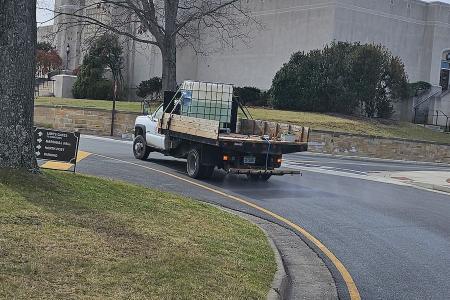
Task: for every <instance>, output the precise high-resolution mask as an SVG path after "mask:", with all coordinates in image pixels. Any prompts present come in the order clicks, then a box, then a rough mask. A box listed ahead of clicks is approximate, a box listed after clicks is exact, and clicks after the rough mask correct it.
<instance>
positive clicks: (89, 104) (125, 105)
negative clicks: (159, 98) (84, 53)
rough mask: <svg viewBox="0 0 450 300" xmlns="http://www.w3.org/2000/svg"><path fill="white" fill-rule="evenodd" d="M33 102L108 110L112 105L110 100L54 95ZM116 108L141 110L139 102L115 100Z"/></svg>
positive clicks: (132, 110) (131, 110)
mask: <svg viewBox="0 0 450 300" xmlns="http://www.w3.org/2000/svg"><path fill="white" fill-rule="evenodd" d="M35 103H36V104H41V105H63V106H73V107H84V108H100V109H109V110H111V109H112V105H113V103H112V101H106V100H89V99H68V98H55V97H38V98H37V99H36V101H35ZM116 109H117V110H120V111H129V112H142V107H141V102H126V101H117V102H116Z"/></svg>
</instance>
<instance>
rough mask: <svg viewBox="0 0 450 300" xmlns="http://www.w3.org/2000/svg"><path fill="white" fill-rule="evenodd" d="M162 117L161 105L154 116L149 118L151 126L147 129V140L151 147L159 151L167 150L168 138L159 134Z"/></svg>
mask: <svg viewBox="0 0 450 300" xmlns="http://www.w3.org/2000/svg"><path fill="white" fill-rule="evenodd" d="M162 116H163V106H162V105H161V106H160V107H158V109H157V110H156V111H155V112H154V113H153V114H152V115H150V116H149V118H150V124H149V126H148V128H147V133H146V139H147V144H148V145H149V146H151V147H154V148H157V149H159V150H167V146H166V136H165V135H163V134H159V133H158V122H159V119H161V118H162Z"/></svg>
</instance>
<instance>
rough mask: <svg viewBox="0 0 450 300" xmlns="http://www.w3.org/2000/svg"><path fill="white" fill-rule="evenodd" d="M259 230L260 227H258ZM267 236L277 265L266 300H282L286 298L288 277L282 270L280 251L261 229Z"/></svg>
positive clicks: (284, 270)
mask: <svg viewBox="0 0 450 300" xmlns="http://www.w3.org/2000/svg"><path fill="white" fill-rule="evenodd" d="M258 227H259V228H261V227H260V226H258ZM261 230H263V231H264V233H265V234H266V236H267V240H268V241H269V244H270V247H272V250H273V253H274V255H275V261H276V263H277V271H276V272H275V276H274V278H273V281H272V285H271V287H270V291H269V293H267V300H282V299H286V298H287V293H288V290H289V277H288V274H287V273H286V269H285V268H284V264H283V260H282V259H281V255H280V251H279V250H278V248H277V246H276V245H275V243H274V242H273V240H272V239H271V238H270V237H269V235H268V234H267V232H266V231H265V230H264V229H263V228H261Z"/></svg>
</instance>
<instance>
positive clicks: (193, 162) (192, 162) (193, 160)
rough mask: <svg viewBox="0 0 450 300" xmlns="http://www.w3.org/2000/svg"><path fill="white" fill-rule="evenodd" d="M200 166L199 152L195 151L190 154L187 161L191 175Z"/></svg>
mask: <svg viewBox="0 0 450 300" xmlns="http://www.w3.org/2000/svg"><path fill="white" fill-rule="evenodd" d="M197 168H198V160H197V154H196V153H194V154H192V155H189V157H188V161H187V169H188V170H187V171H188V174H189V175H191V176H192V175H194V174H195V171H196V170H197Z"/></svg>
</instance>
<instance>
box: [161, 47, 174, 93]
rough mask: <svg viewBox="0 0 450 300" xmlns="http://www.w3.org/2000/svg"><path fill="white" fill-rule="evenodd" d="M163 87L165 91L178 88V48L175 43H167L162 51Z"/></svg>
mask: <svg viewBox="0 0 450 300" xmlns="http://www.w3.org/2000/svg"><path fill="white" fill-rule="evenodd" d="M162 60H163V61H162V64H163V65H162V69H163V74H162V89H163V91H173V92H174V91H176V89H177V50H176V45H175V43H174V44H173V46H172V44H170V43H169V44H166V46H165V49H164V50H163V51H162Z"/></svg>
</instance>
